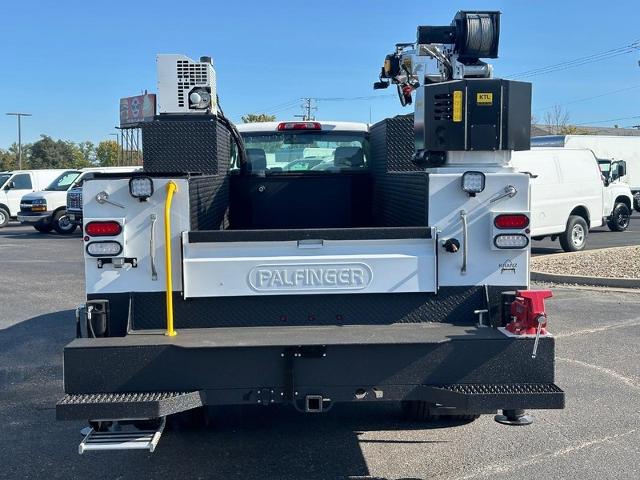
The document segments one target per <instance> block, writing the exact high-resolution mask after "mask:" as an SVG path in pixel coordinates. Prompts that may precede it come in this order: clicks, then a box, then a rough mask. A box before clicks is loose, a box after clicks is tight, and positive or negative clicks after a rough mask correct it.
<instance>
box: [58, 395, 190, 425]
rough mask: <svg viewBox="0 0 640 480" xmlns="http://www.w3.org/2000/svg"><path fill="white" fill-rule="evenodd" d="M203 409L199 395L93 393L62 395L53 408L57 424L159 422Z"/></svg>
mask: <svg viewBox="0 0 640 480" xmlns="http://www.w3.org/2000/svg"><path fill="white" fill-rule="evenodd" d="M200 406H202V395H201V394H200V392H151V393H94V394H80V395H65V396H64V397H63V398H62V399H61V400H60V401H59V402H58V404H57V405H56V418H57V419H58V420H115V419H128V420H134V419H147V418H159V417H164V416H166V415H171V414H173V413H179V412H184V411H186V410H191V409H193V408H197V407H200Z"/></svg>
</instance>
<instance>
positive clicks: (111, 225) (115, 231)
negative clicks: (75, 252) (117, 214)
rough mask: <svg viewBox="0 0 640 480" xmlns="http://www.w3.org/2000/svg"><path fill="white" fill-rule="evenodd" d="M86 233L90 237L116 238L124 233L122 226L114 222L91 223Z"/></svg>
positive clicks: (85, 228)
mask: <svg viewBox="0 0 640 480" xmlns="http://www.w3.org/2000/svg"><path fill="white" fill-rule="evenodd" d="M84 231H85V233H86V234H87V235H89V236H90V237H114V236H116V235H120V233H121V232H122V225H120V224H119V223H118V222H115V221H113V220H109V221H105V222H95V221H94V222H89V223H87V224H86V225H85V227H84Z"/></svg>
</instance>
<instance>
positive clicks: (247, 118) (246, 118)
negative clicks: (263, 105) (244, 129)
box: [242, 113, 276, 123]
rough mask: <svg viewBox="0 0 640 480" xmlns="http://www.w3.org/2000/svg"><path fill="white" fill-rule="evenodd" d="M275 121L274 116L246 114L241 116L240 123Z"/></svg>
mask: <svg viewBox="0 0 640 480" xmlns="http://www.w3.org/2000/svg"><path fill="white" fill-rule="evenodd" d="M275 120H276V116H275V115H267V114H266V113H247V114H246V115H243V116H242V123H256V122H274V121H275Z"/></svg>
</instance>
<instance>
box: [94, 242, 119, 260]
mask: <svg viewBox="0 0 640 480" xmlns="http://www.w3.org/2000/svg"><path fill="white" fill-rule="evenodd" d="M120 252H122V245H120V244H119V243H118V242H91V243H90V244H88V245H87V253H88V254H89V255H91V256H92V257H115V256H117V255H119V254H120Z"/></svg>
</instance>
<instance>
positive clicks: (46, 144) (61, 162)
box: [23, 135, 74, 168]
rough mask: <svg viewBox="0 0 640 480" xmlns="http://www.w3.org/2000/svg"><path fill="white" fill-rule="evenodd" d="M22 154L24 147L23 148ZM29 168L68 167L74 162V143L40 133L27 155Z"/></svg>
mask: <svg viewBox="0 0 640 480" xmlns="http://www.w3.org/2000/svg"><path fill="white" fill-rule="evenodd" d="M23 155H24V149H23ZM27 158H28V164H29V167H30V168H68V167H72V166H73V164H74V144H73V143H71V142H66V141H64V140H57V141H56V140H54V139H53V138H51V137H50V136H48V135H40V140H38V141H37V142H35V143H34V144H33V145H31V148H30V151H29V152H28V155H27Z"/></svg>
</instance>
